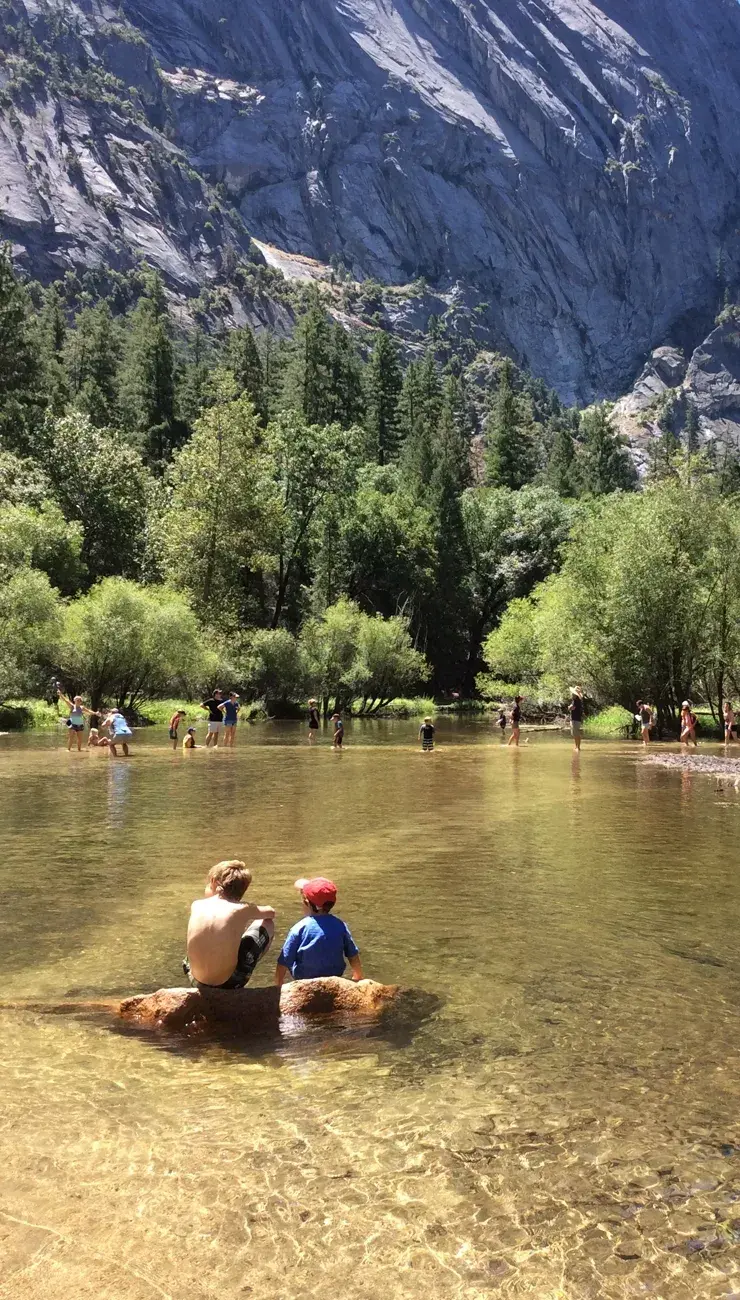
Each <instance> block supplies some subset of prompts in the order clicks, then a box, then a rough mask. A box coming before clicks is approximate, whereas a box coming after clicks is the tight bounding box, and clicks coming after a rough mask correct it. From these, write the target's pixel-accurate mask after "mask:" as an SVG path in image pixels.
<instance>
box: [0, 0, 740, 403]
mask: <svg viewBox="0 0 740 1300" xmlns="http://www.w3.org/2000/svg"><path fill="white" fill-rule="evenodd" d="M0 24H2V25H3V27H2V48H3V50H4V51H5V60H4V62H3V63H1V64H0V90H1V91H2V104H3V108H2V115H3V116H2V129H1V131H0V235H3V236H5V237H9V238H11V239H12V240H13V243H14V244H15V245H16V247H17V249H18V251H19V253H20V254H21V255H22V256H23V257H25V261H26V265H27V267H28V269H29V271H31V272H33V273H36V274H41V275H42V276H46V277H48V276H50V275H51V274H58V271H59V268H60V267H61V268H64V267H65V266H72V265H80V264H83V265H88V266H90V265H94V264H95V263H96V262H99V261H108V262H111V263H113V264H114V265H119V266H125V265H127V264H130V263H131V261H132V260H133V259H134V258H135V257H136V256H137V255H139V254H144V255H145V256H146V257H147V258H148V259H149V260H150V261H152V262H153V263H155V264H156V265H158V266H160V267H161V268H162V270H163V272H164V274H165V275H166V277H167V279H168V281H169V282H170V284H171V285H172V286H173V287H174V288H175V289H176V290H178V291H180V292H182V293H183V294H188V293H190V294H192V293H194V292H198V289H199V288H200V287H201V286H202V285H203V284H207V283H208V282H209V281H211V280H213V279H214V278H215V277H218V276H221V277H222V279H223V278H224V277H225V278H226V279H227V280H228V275H229V270H230V268H231V267H232V266H233V265H234V264H236V263H238V262H239V261H240V260H242V259H250V258H251V261H252V264H253V265H258V264H259V263H260V261H261V260H262V259H261V254H260V253H259V252H258V251H257V250H256V248H255V245H254V243H250V236H251V237H252V238H253V239H254V240H257V241H260V242H261V243H264V244H266V245H271V246H274V247H275V248H277V249H278V250H282V251H283V252H285V253H287V254H292V255H297V254H301V255H306V256H308V257H314V258H316V259H318V260H319V261H321V262H323V263H329V262H330V261H331V262H332V263H333V264H334V265H335V266H336V265H341V266H343V267H345V268H346V270H347V273H349V274H350V275H351V276H353V277H355V278H357V279H362V278H365V277H374V278H377V279H379V280H382V281H386V282H390V283H392V284H402V283H404V282H409V281H413V280H415V279H418V278H419V277H424V278H425V280H426V281H427V282H428V283H429V285H430V286H432V288H433V289H435V290H436V291H438V293H439V294H440V295H441V297H440V301H441V302H443V303H444V302H448V301H450V300H454V301H455V302H457V303H463V304H464V305H465V307H466V310H467V311H468V313H469V316H470V319H471V322H472V326H471V327H472V328H474V329H475V331H476V336H477V337H480V338H481V339H482V340H484V341H485V342H486V343H487V344H488V345H492V346H495V347H499V348H505V349H508V350H510V351H511V352H512V354H513V355H515V356H516V357H517V359H518V360H520V361H522V362H524V363H525V364H527V365H529V366H530V367H531V368H532V370H533V371H534V372H535V373H536V374H538V375H541V376H542V377H543V378H544V379H545V380H546V381H547V382H548V383H550V384H551V385H553V386H554V387H556V388H557V389H558V390H559V392H560V393H561V395H562V396H563V397H565V398H566V399H568V400H580V401H583V400H589V399H591V398H592V397H594V396H604V395H607V396H615V395H617V394H618V393H619V392H621V391H624V389H625V388H626V387H627V386H628V385H629V384H630V383H631V382H632V380H633V379H634V377H635V375H636V374H637V372H638V371H639V369H640V366H641V365H642V364H643V362H644V361H645V358H646V357H647V356H648V355H649V353H650V352H651V351H652V350H653V349H654V348H655V347H657V346H659V345H670V346H676V347H679V346H680V347H683V348H684V349H685V350H689V351H690V350H691V349H693V348H694V347H695V346H696V345H697V344H698V343H699V342H700V340H701V338H702V337H703V336H704V335H705V334H706V333H707V332H708V330H709V328H710V325H711V321H712V319H713V317H714V314H715V312H716V310H717V305H718V300H719V299H720V298H721V292H722V288H723V286H724V285H729V286H734V285H735V284H736V283H737V280H738V272H739V268H740V234H739V229H740V6H738V4H737V3H736V0H702V3H701V5H698V4H696V0H650V3H641V4H638V3H635V0H601V2H600V3H592V2H591V0H312V3H311V4H310V5H309V4H305V3H301V2H300V0H232V3H230V4H229V5H228V6H227V5H223V4H221V5H219V4H217V3H216V2H215V0H146V3H144V0H122V3H121V4H120V6H117V7H115V8H114V7H113V6H109V5H107V4H106V3H104V2H103V0H79V2H78V0H66V2H65V3H57V0H48V2H46V3H39V2H38V0H26V2H25V3H22V0H0Z"/></svg>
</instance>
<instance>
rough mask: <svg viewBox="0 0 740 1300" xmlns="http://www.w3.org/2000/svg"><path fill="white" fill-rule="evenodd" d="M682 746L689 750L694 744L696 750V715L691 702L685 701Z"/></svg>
mask: <svg viewBox="0 0 740 1300" xmlns="http://www.w3.org/2000/svg"><path fill="white" fill-rule="evenodd" d="M681 744H682V745H685V746H686V748H687V749H688V747H689V745H690V744H692V745H693V746H694V749H696V748H697V743H696V714H695V713H694V710H693V709H692V707H691V700H684V702H683V704H682V705H681Z"/></svg>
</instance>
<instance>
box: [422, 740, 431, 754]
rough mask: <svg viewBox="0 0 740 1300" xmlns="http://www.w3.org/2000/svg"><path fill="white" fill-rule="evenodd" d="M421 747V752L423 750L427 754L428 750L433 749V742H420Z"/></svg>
mask: <svg viewBox="0 0 740 1300" xmlns="http://www.w3.org/2000/svg"><path fill="white" fill-rule="evenodd" d="M421 747H422V749H423V750H425V751H426V752H427V753H428V752H429V750H430V749H434V741H433V740H422V742H421Z"/></svg>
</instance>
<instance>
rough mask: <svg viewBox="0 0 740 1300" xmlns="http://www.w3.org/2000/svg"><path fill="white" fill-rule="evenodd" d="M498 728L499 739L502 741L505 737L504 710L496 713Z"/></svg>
mask: <svg viewBox="0 0 740 1300" xmlns="http://www.w3.org/2000/svg"><path fill="white" fill-rule="evenodd" d="M498 727H499V731H500V732H501V739H502V740H503V739H504V736H505V735H506V713H505V711H504V709H499V711H498Z"/></svg>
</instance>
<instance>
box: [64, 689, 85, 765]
mask: <svg viewBox="0 0 740 1300" xmlns="http://www.w3.org/2000/svg"><path fill="white" fill-rule="evenodd" d="M57 695H58V696H59V699H60V700H61V701H62V703H63V704H66V705H67V708H68V709H69V717H68V718H67V729H68V732H69V734H68V736H67V749H68V750H70V749H71V748H72V746H73V745H74V744H75V741H76V742H77V749H78V751H81V750H82V737H83V735H84V734H85V714H86V713H87V714H88V715H89V716H90V717H92V709H86V708H85V706H84V704H83V703H82V696H81V695H75V697H74V699H73V700H70V699H69V697H68V696H66V695H64V694H63V693H62V689H61V687H60V686H58V687H57Z"/></svg>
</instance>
